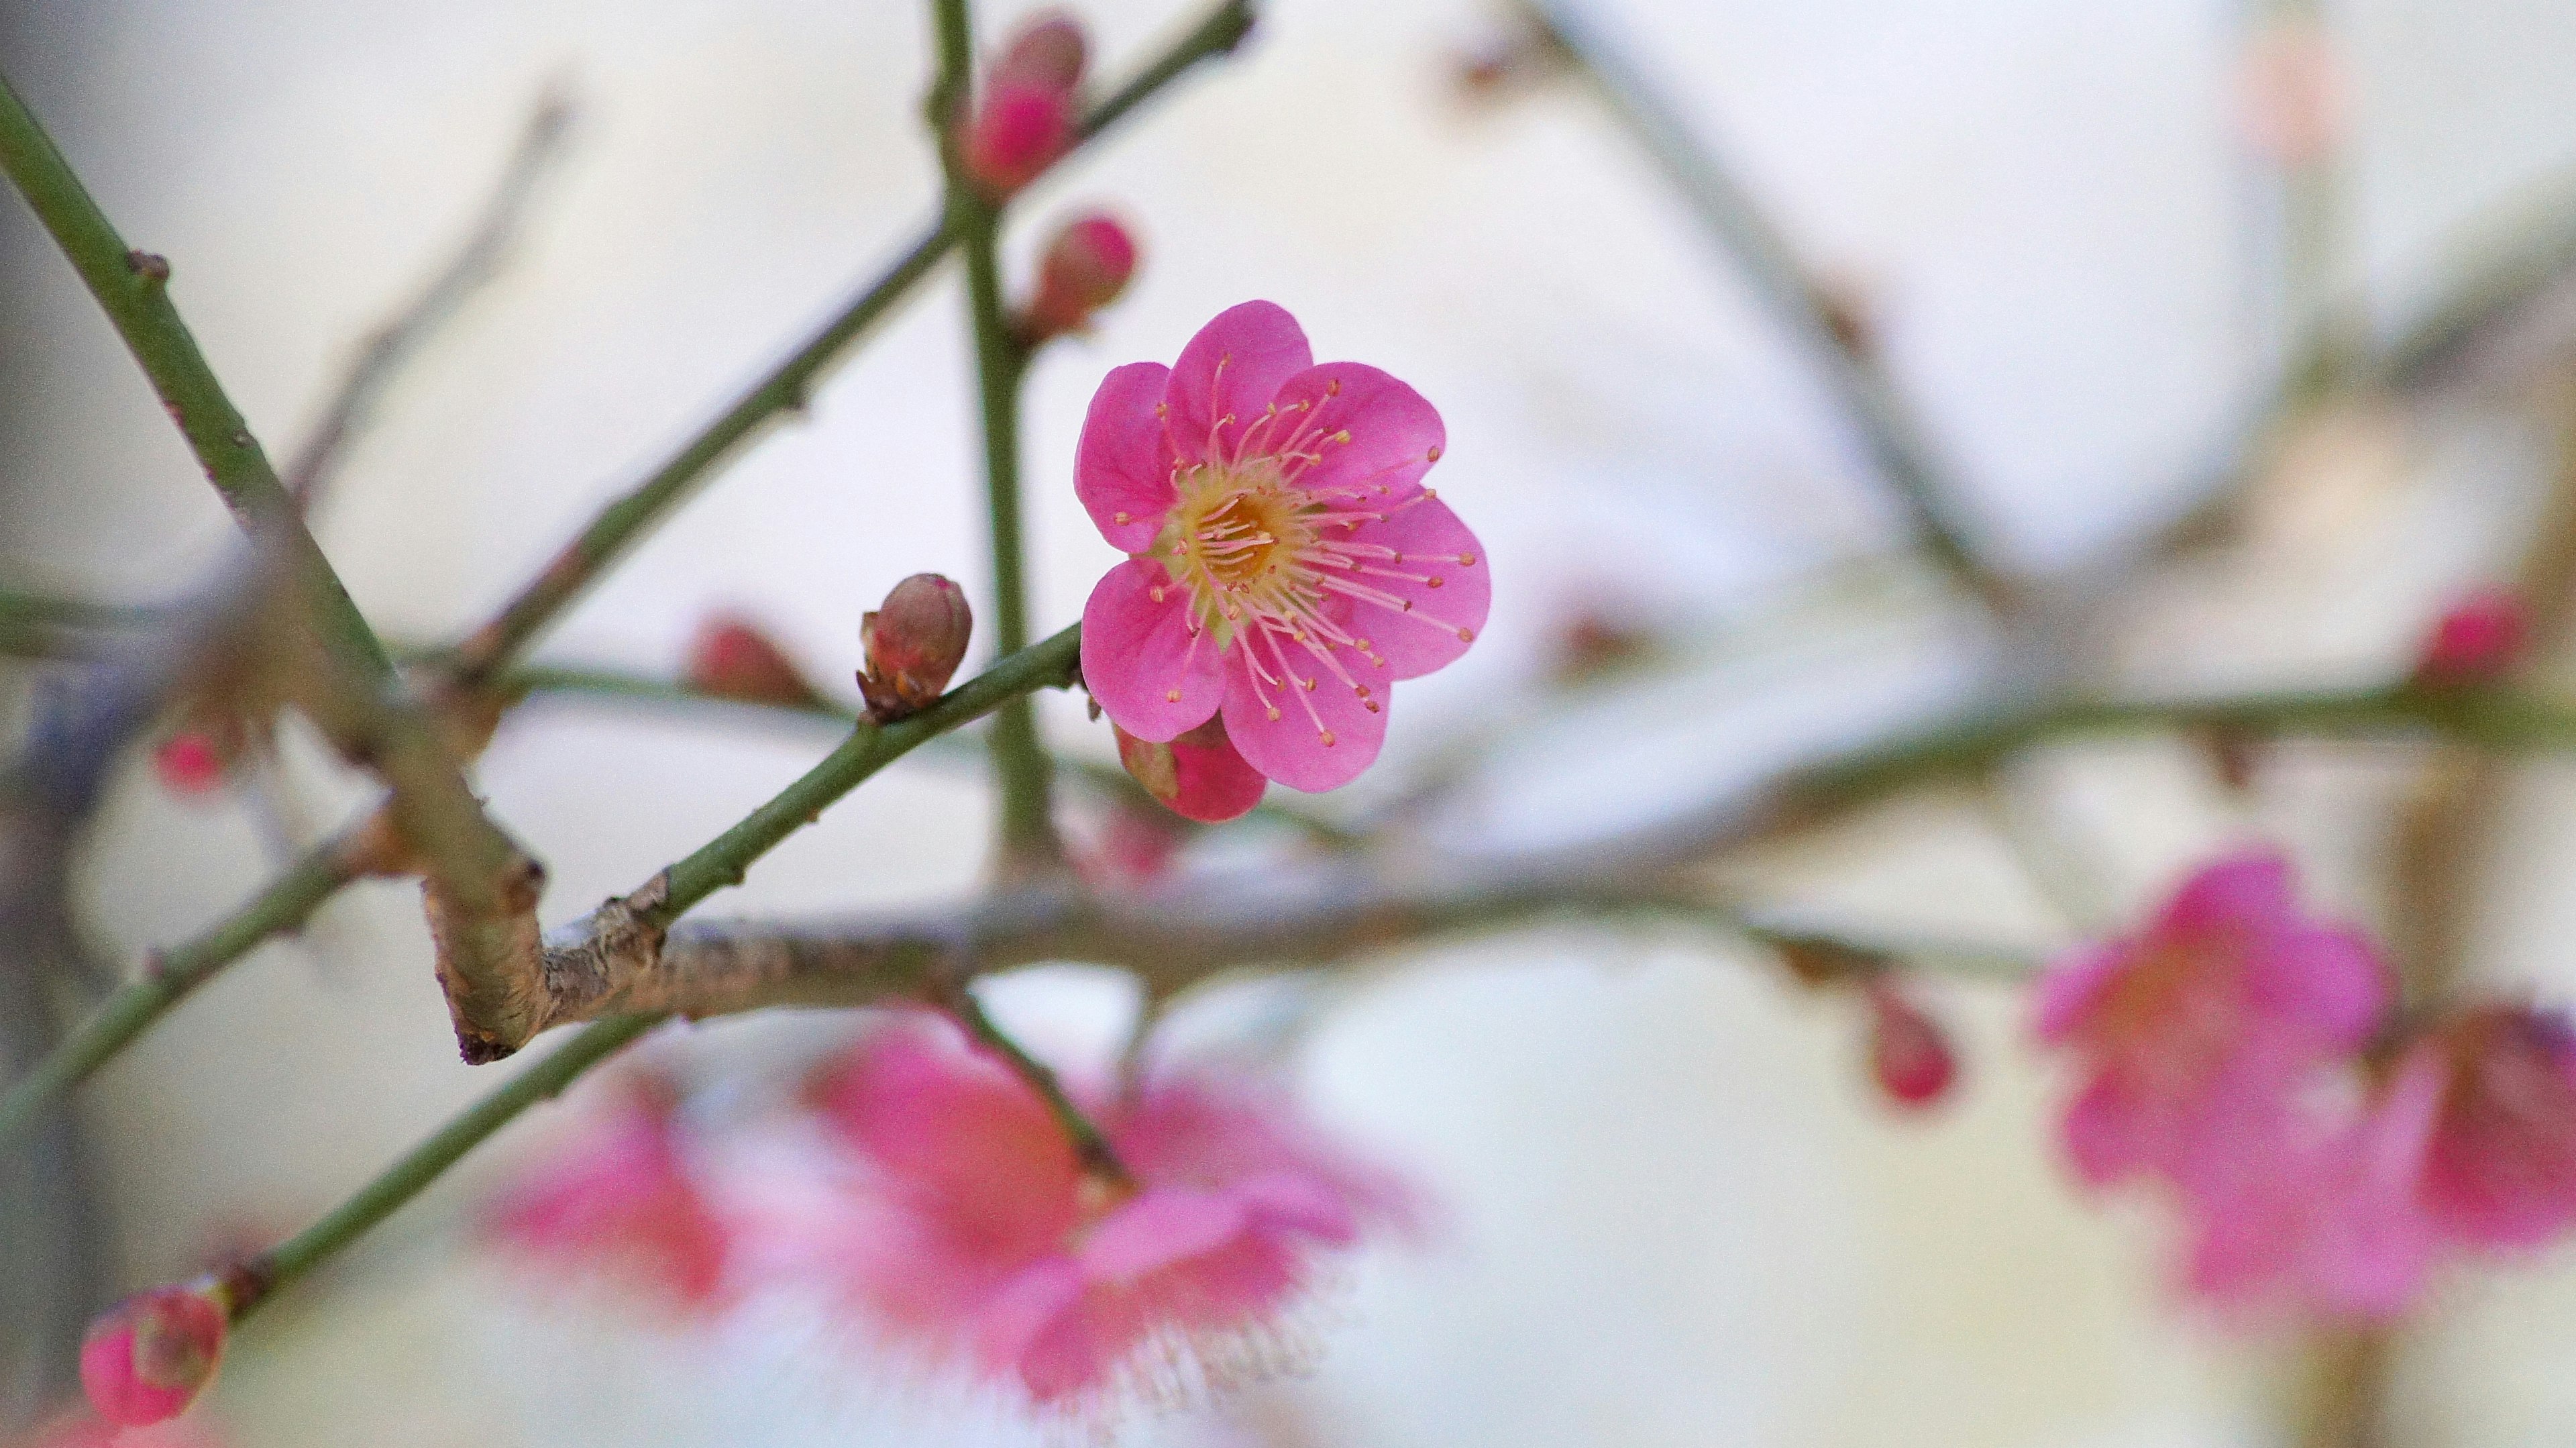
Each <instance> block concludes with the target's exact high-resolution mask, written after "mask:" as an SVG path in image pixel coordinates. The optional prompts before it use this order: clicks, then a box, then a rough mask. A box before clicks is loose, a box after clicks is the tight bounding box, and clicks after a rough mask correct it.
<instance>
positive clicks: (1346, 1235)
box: [1234, 1171, 1359, 1244]
mask: <svg viewBox="0 0 2576 1448" xmlns="http://www.w3.org/2000/svg"><path fill="white" fill-rule="evenodd" d="M1234 1190H1235V1194H1236V1195H1237V1196H1238V1197H1239V1198H1241V1199H1242V1201H1243V1202H1244V1204H1245V1205H1246V1206H1248V1207H1250V1208H1251V1209H1252V1211H1253V1213H1254V1215H1255V1216H1256V1217H1257V1218H1258V1219H1259V1220H1260V1222H1261V1223H1262V1224H1263V1225H1264V1226H1266V1227H1272V1228H1276V1229H1280V1230H1284V1231H1294V1232H1303V1233H1305V1234H1306V1235H1308V1236H1310V1237H1317V1238H1320V1239H1322V1240H1324V1241H1327V1242H1332V1243H1337V1244H1338V1243H1344V1242H1349V1241H1351V1240H1352V1239H1354V1238H1355V1237H1357V1236H1358V1235H1359V1218H1358V1217H1357V1215H1356V1214H1354V1213H1353V1212H1352V1210H1351V1201H1350V1195H1349V1193H1348V1192H1346V1191H1344V1190H1343V1189H1342V1188H1341V1186H1340V1185H1339V1184H1337V1183H1334V1182H1330V1181H1327V1180H1325V1179H1324V1178H1322V1177H1320V1176H1318V1175H1316V1174H1314V1173H1312V1172H1304V1171H1273V1172H1263V1173H1261V1174H1260V1175H1258V1176H1252V1177H1246V1178H1244V1179H1243V1180H1242V1181H1240V1182H1237V1183H1236V1184H1235V1187H1234Z"/></svg>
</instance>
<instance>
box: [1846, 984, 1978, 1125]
mask: <svg viewBox="0 0 2576 1448" xmlns="http://www.w3.org/2000/svg"><path fill="white" fill-rule="evenodd" d="M1866 990H1867V993H1868V996H1869V1010H1870V1029H1869V1066H1870V1073H1871V1074H1872V1075H1874V1076H1876V1077H1877V1078H1878V1086H1879V1089H1880V1090H1882V1091H1884V1092H1886V1093H1887V1096H1888V1099H1889V1100H1891V1101H1893V1102H1895V1103H1896V1104H1897V1105H1899V1106H1904V1107H1923V1106H1929V1105H1931V1104H1932V1103H1933V1102H1935V1101H1938V1100H1940V1099H1941V1098H1942V1097H1943V1096H1945V1095H1947V1094H1949V1090H1950V1086H1951V1083H1952V1082H1953V1081H1955V1080H1957V1079H1958V1075H1959V1060H1958V1056H1957V1055H1956V1054H1955V1053H1954V1052H1953V1051H1952V1050H1951V1049H1950V1038H1949V1035H1948V1034H1947V1033H1946V1032H1944V1031H1943V1030H1942V1029H1941V1025H1940V1023H1939V1022H1938V1021H1935V1020H1933V1019H1932V1017H1930V1016H1929V1015H1926V1014H1925V1013H1924V1011H1923V1008H1922V1007H1920V1006H1918V1005H1916V1004H1914V1002H1913V1001H1911V1000H1908V999H1907V998H1906V996H1905V994H1904V992H1902V991H1900V990H1898V989H1897V988H1896V987H1895V986H1894V985H1892V984H1890V983H1889V982H1887V981H1886V980H1885V979H1883V978H1882V979H1880V980H1875V981H1872V982H1870V984H1869V985H1868V987H1867V988H1866Z"/></svg>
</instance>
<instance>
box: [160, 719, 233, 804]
mask: <svg viewBox="0 0 2576 1448" xmlns="http://www.w3.org/2000/svg"><path fill="white" fill-rule="evenodd" d="M225 767H226V764H225V759H224V752H223V750H222V748H221V747H219V746H218V745H217V744H216V743H215V739H214V736H213V735H211V734H208V733H206V732H205V731H204V730H202V729H182V730H180V731H179V732H178V733H176V734H173V735H171V736H170V737H169V738H167V739H164V740H162V741H161V742H160V744H159V745H157V746H155V747H154V749H153V751H152V773H153V776H154V777H155V778H157V779H159V780H160V781H161V787H162V788H163V789H166V790H168V791H170V792H171V793H172V794H180V795H196V794H205V793H208V792H209V791H211V790H214V789H216V788H217V787H219V786H221V785H222V784H223V782H224V770H225Z"/></svg>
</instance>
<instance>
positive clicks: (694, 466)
mask: <svg viewBox="0 0 2576 1448" xmlns="http://www.w3.org/2000/svg"><path fill="white" fill-rule="evenodd" d="M1251 27H1252V7H1251V5H1250V4H1249V3H1247V0H1223V3H1221V4H1218V5H1216V6H1215V7H1213V8H1212V9H1211V10H1210V11H1209V12H1208V13H1207V15H1206V16H1205V17H1204V18H1202V19H1201V20H1200V21H1199V22H1198V23H1197V24H1195V25H1193V26H1191V27H1190V29H1189V30H1188V31H1187V32H1185V33H1183V34H1182V35H1181V36H1179V37H1178V38H1177V39H1175V40H1174V41H1173V42H1172V44H1171V46H1170V48H1169V49H1167V50H1165V51H1163V52H1162V53H1161V54H1160V55H1159V56H1157V57H1156V58H1155V59H1154V60H1153V61H1152V62H1151V63H1150V64H1148V65H1147V66H1146V67H1145V68H1144V69H1143V70H1141V71H1139V72H1138V73H1137V74H1136V76H1135V77H1134V78H1133V79H1131V80H1129V81H1128V82H1127V83H1126V84H1125V85H1123V86H1121V87H1119V88H1118V90H1117V91H1116V92H1115V93H1114V94H1112V95H1111V96H1110V97H1109V99H1107V100H1106V101H1103V102H1102V103H1101V104H1100V105H1098V106H1096V107H1094V108H1093V109H1092V110H1091V111H1089V112H1088V113H1087V114H1086V115H1085V116H1084V118H1083V122H1082V126H1081V129H1080V137H1081V139H1082V140H1083V141H1086V142H1087V141H1089V140H1091V139H1092V138H1094V137H1096V136H1098V135H1100V134H1101V133H1102V132H1104V131H1106V130H1108V129H1109V128H1110V127H1111V126H1113V125H1115V124H1116V123H1117V122H1118V121H1120V120H1121V119H1123V118H1124V117H1125V116H1126V115H1127V114H1128V113H1129V112H1131V111H1133V110H1135V109H1136V107H1138V106H1139V105H1142V104H1143V103H1144V102H1145V101H1146V100H1147V99H1148V98H1149V97H1151V96H1152V95H1154V94H1155V93H1156V92H1158V91H1160V90H1162V89H1163V88H1164V87H1165V86H1168V85H1170V84H1171V83H1172V82H1173V81H1175V80H1177V79H1179V78H1180V77H1181V76H1182V75H1183V74H1184V73H1186V72H1187V71H1188V70H1189V69H1190V68H1191V67H1193V66H1195V65H1197V64H1198V63H1199V62H1200V61H1203V60H1206V59H1207V58H1209V57H1210V56H1215V55H1222V54H1224V53H1226V52H1228V51H1231V50H1232V49H1233V48H1234V47H1235V45H1236V44H1237V43H1238V42H1240V41H1241V40H1242V39H1243V37H1244V35H1245V33H1246V32H1247V31H1249V30H1250V29H1251ZM957 241H958V236H957V234H956V232H955V231H954V230H953V229H952V228H951V227H950V225H949V223H948V221H947V219H946V217H944V216H943V217H942V218H941V219H940V220H938V221H937V222H935V223H934V224H933V225H931V226H930V227H929V228H927V229H926V230H925V231H924V232H923V233H922V235H921V238H920V239H919V240H918V241H915V242H914V243H913V244H912V246H911V247H910V248H909V249H908V250H906V251H905V252H904V254H903V255H902V256H901V257H899V258H898V259H897V260H896V261H895V262H894V264H893V265H892V266H890V267H888V268H887V269H886V271H885V273H884V274H883V275H882V276H880V277H878V278H877V279H876V280H875V281H874V282H872V283H870V284H869V285H868V286H866V287H865V288H863V289H862V290H861V291H860V292H859V294H858V295H857V296H856V297H854V298H852V299H851V300H850V302H849V303H848V304H847V305H845V306H844V307H843V308H842V309H841V311H840V312H839V313H838V314H837V315H835V316H834V317H833V318H832V319H831V320H830V321H828V322H826V323H824V324H823V326H822V327H821V328H820V329H818V330H817V331H816V332H815V333H814V334H813V336H811V337H810V338H808V339H807V340H806V342H805V343H804V345H803V346H801V347H798V348H797V349H796V350H795V351H794V352H792V353H790V354H789V355H788V356H787V358H786V360H785V361H783V362H781V363H779V364H778V366H777V367H775V368H774V369H772V370H771V372H770V373H769V374H768V375H767V376H765V377H763V378H761V379H760V380H759V381H758V382H756V383H754V384H753V385H752V386H751V387H750V388H748V389H747V390H745V391H744V392H743V393H742V394H741V395H740V396H739V397H737V398H735V399H734V402H733V404H732V405H731V406H729V407H727V408H726V409H725V410H724V412H723V413H722V414H720V415H719V416H718V417H717V418H716V420H715V421H714V422H712V423H710V424H708V425H707V427H706V428H705V429H704V430H703V431H701V432H700V433H699V434H698V435H697V436H696V437H694V438H691V439H690V440H689V441H688V442H687V443H685V444H683V445H682V446H681V448H680V450H679V451H678V452H676V453H674V454H672V455H671V457H670V459H669V460H668V461H667V462H665V463H663V464H662V466H660V467H659V468H656V469H655V470H654V471H653V472H652V474H651V475H650V476H648V477H647V478H646V479H645V481H644V482H643V484H642V485H641V486H639V487H637V488H636V489H635V490H634V491H633V492H631V493H628V494H627V495H626V496H624V497H622V498H620V499H618V500H617V501H616V502H614V503H612V504H610V505H609V506H608V507H607V508H606V509H605V510H603V511H602V512H601V513H600V514H599V516H598V517H596V518H594V519H593V520H592V521H591V522H590V524H589V525H588V526H587V527H585V528H584V529H583V530H582V531H581V534H580V535H579V536H578V537H576V538H575V539H573V541H572V542H570V543H569V544H566V545H565V546H564V548H563V550H562V551H561V552H560V553H558V554H557V555H556V556H555V558H554V561H553V562H551V563H549V564H548V565H547V566H546V568H545V570H544V571H543V572H541V573H539V574H538V575H537V577H536V578H535V579H534V580H533V581H531V582H530V583H529V584H528V585H527V587H525V588H523V589H522V590H520V592H519V594H518V595H517V596H516V597H514V598H512V599H511V600H510V602H509V603H508V604H507V605H506V606H504V607H503V609H502V610H501V612H500V613H499V614H498V615H496V616H495V617H494V618H493V619H492V620H491V622H489V623H487V624H485V625H484V626H483V627H482V628H481V629H479V630H477V631H476V632H475V633H474V635H473V636H472V637H471V638H469V639H467V640H466V641H465V643H464V645H463V646H462V647H461V648H460V649H459V650H458V652H457V654H456V655H455V657H454V659H453V660H452V665H453V667H454V668H455V670H456V673H457V676H458V678H459V680H460V681H461V682H462V683H464V684H465V685H467V686H469V687H470V686H473V685H479V684H481V683H484V682H486V681H487V680H488V679H489V678H490V677H491V676H492V675H493V674H494V673H496V672H498V671H499V670H500V669H501V668H502V667H503V666H505V665H507V664H508V663H509V662H510V661H511V660H513V659H515V658H517V657H518V655H519V654H520V653H521V652H522V651H524V650H525V649H526V647H527V646H528V644H529V643H530V642H531V641H532V640H534V639H535V638H536V636H537V635H538V633H540V632H541V631H543V630H544V629H545V628H546V626H547V625H548V624H550V623H552V622H553V621H554V620H555V618H556V616H557V615H559V614H560V613H562V612H563V610H564V609H565V608H566V607H568V606H570V605H571V604H572V602H573V601H574V600H575V599H577V598H579V597H580V596H581V595H582V594H583V593H584V592H585V591H587V590H588V589H589V587H590V585H591V584H592V583H594V582H595V581H597V580H598V578H599V577H600V575H601V574H602V573H603V572H604V571H605V570H606V569H607V567H608V565H609V564H610V563H612V562H614V561H616V560H617V559H618V558H619V557H621V556H623V555H624V553H625V552H626V550H627V549H629V548H631V547H633V546H634V545H635V544H636V543H638V542H640V541H641V540H642V539H643V537H644V535H645V534H646V533H647V532H649V531H650V530H651V529H652V528H653V526H654V525H655V524H657V523H659V522H660V521H661V520H662V518H663V517H664V516H665V515H667V514H668V513H669V512H670V511H671V510H672V509H673V508H675V507H677V506H678V505H679V504H680V502H681V501H682V500H684V499H685V498H686V497H687V496H688V495H689V493H690V492H691V491H692V490H693V489H694V488H695V487H696V486H697V484H698V483H700V482H702V481H704V479H705V478H706V477H707V475H708V474H710V473H711V472H712V471H713V470H714V469H715V468H716V466H717V465H718V464H720V463H722V462H723V461H724V460H725V459H726V458H728V457H730V456H732V454H733V453H734V452H735V450H736V449H738V448H740V447H742V446H744V445H745V444H746V443H748V442H749V441H750V440H751V439H752V438H754V437H755V436H757V435H758V434H759V433H760V432H761V431H762V430H763V429H764V428H765V427H767V426H768V425H769V424H770V423H772V422H774V421H776V420H778V419H779V418H780V417H782V416H785V415H787V414H790V413H793V412H796V411H798V410H799V409H801V408H802V407H803V406H804V405H805V403H806V400H807V399H808V398H809V397H811V396H812V394H813V390H814V388H815V387H816V386H817V385H818V384H819V383H820V382H821V380H822V377H823V374H824V373H825V372H826V371H828V370H829V369H830V368H831V366H832V364H833V363H835V362H837V361H838V360H839V359H840V357H841V354H842V353H844V352H845V351H847V350H848V349H849V347H850V345H851V344H852V343H854V342H856V341H857V340H858V339H859V338H860V337H862V336H864V335H865V334H866V333H867V332H868V331H869V330H870V329H871V328H872V327H874V326H875V324H876V323H877V322H878V321H879V320H880V319H882V318H883V317H884V316H885V315H886V314H887V313H889V312H891V311H892V310H893V309H894V307H895V305H896V304H897V303H899V302H901V301H902V300H903V299H904V298H905V297H906V296H908V295H909V294H910V293H911V291H912V289H913V288H914V287H915V286H917V285H919V284H920V283H921V281H922V279H923V278H924V277H927V276H928V275H929V274H930V273H931V271H932V269H933V268H935V267H936V266H937V265H938V264H939V262H940V260H941V259H942V258H943V257H945V256H946V255H947V254H948V251H949V249H950V248H951V247H953V246H955V245H956V244H957Z"/></svg>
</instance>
